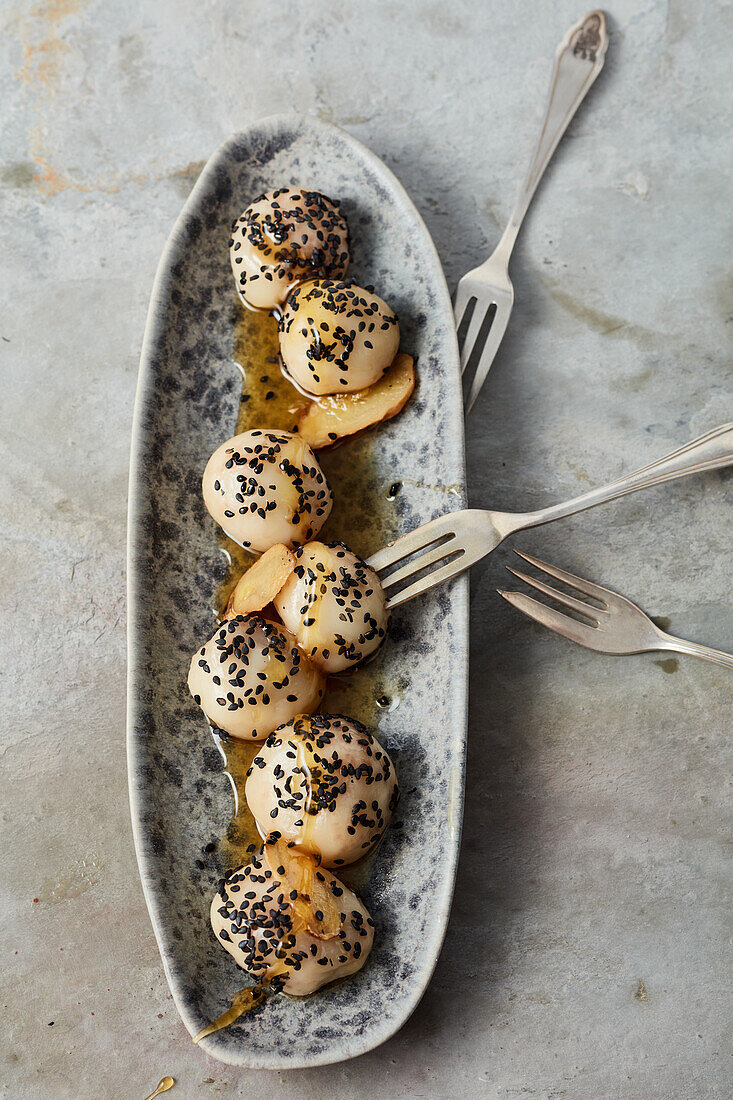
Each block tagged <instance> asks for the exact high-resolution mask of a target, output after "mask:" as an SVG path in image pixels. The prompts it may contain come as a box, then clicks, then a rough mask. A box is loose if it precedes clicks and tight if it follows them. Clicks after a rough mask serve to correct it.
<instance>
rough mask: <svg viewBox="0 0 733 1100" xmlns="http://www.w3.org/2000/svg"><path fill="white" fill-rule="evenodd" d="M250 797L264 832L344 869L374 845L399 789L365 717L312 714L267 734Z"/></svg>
mask: <svg viewBox="0 0 733 1100" xmlns="http://www.w3.org/2000/svg"><path fill="white" fill-rule="evenodd" d="M245 797H246V799H247V805H248V806H249V808H250V810H251V811H252V814H253V816H254V819H255V821H256V822H257V824H258V826H259V828H260V832H261V833H262V834H263V836H266V835H267V833H268V832H269V831H270V830H271V829H277V831H278V832H279V833H280V835H281V837H282V838H283V840H286V841H292V842H293V843H294V844H295V846H296V847H297V848H298V849H299V850H300V851H305V852H311V853H312V854H313V855H316V856H320V858H321V862H322V863H323V865H324V866H326V867H340V866H342V865H343V864H346V863H353V862H354V861H355V860H357V859H360V858H361V857H362V856H364V855H366V853H367V852H368V851H369V850H370V849H371V848H373V847H374V845H375V844H376V843H377V841H378V840H379V838H380V837H381V836H382V833H383V832H384V830H385V829H386V827H387V824H388V822H389V819H390V817H391V814H392V810H393V809H394V807H395V806H396V805H397V799H398V797H399V794H398V787H397V776H396V775H395V770H394V765H393V763H392V761H391V760H390V758H389V756H388V754H387V753H386V752H385V751H384V749H383V748H382V746H381V745H380V744H379V742H378V741H377V740H375V738H374V737H372V736H371V734H370V733H368V732H367V730H366V729H365V728H364V726H362V725H361V723H359V722H355V721H354V720H353V719H351V718H344V717H343V716H341V715H339V714H315V715H312V716H310V717H308V716H306V715H301V716H300V717H298V718H295V719H293V721H291V722H288V723H286V724H285V725H284V726H280V728H279V729H276V730H275V732H274V733H271V734H270V736H269V737H268V738H267V741H265V744H264V745H263V746H262V748H261V749H260V750H259V751H258V753H257V756H255V758H254V760H253V761H252V765H251V767H250V769H249V772H248V775H247V783H246V786H245Z"/></svg>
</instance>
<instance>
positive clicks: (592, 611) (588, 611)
mask: <svg viewBox="0 0 733 1100" xmlns="http://www.w3.org/2000/svg"><path fill="white" fill-rule="evenodd" d="M507 569H508V570H509V572H510V573H512V574H513V575H514V576H515V577H518V578H519V580H520V581H524V583H525V584H528V585H529V586H530V588H535V589H537V591H538V592H542V593H543V594H544V595H545V596H549V597H550V599H551V600H556V601H557V602H558V603H561V604H562V605H563V607H568V608H570V610H571V611H577V612H578V614H579V615H584V616H585V617H586V619H590V620H591V622H592V623H594V624H595V625H596V626H597V625H598V619H597V616H598V615H605V614H606V612H605V611H601V609H600V608H598V607H591V606H590V604H587V603H583V601H582V600H576V599H575V597H574V596H569V595H568V594H567V593H566V592H560V591H558V589H556V588H551V587H550V585H549V584H545V583H544V581H541V580H537V579H535V578H534V577H529V576H528V575H527V574H526V573H520V572H519V570H518V569H512V568H511V567H510V566H507Z"/></svg>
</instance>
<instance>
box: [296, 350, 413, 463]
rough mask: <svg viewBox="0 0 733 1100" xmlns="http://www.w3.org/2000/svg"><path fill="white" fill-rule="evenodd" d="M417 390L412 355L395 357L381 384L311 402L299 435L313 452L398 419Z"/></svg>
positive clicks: (302, 420) (302, 414) (302, 417)
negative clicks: (394, 417) (384, 421)
mask: <svg viewBox="0 0 733 1100" xmlns="http://www.w3.org/2000/svg"><path fill="white" fill-rule="evenodd" d="M414 388H415V364H414V360H413V358H412V356H411V355H405V354H404V353H400V354H399V355H397V356H396V357H395V360H394V362H393V363H392V365H391V367H389V368H388V369H387V370H386V371H385V373H384V374H383V375H382V377H381V378H380V379H379V381H378V382H375V383H374V384H373V385H371V386H367V388H366V389H365V390H357V391H356V392H354V393H340V394H329V395H328V396H327V397H319V398H318V399H317V400H314V401H311V402H309V404H308V405H307V406H306V408H305V409H304V410H303V412H302V413H301V414H300V421H299V423H298V434H299V436H300V438H301V439H303V440H304V441H305V442H306V443H308V444H309V445H310V446H311V447H312V448H313V450H314V451H318V450H321V449H322V448H323V447H328V446H330V444H332V443H335V442H336V440H337V439H341V438H343V437H344V436H347V435H353V434H354V432H360V431H362V430H363V429H364V428H370V427H372V425H374V424H380V423H381V422H382V421H383V420H389V419H390V418H391V417H393V416H396V415H397V413H398V412H400V410H401V409H403V408H404V406H405V405H406V403H407V401H408V399H409V397H410V395H411V393H412V391H413V390H414Z"/></svg>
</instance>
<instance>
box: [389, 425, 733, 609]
mask: <svg viewBox="0 0 733 1100" xmlns="http://www.w3.org/2000/svg"><path fill="white" fill-rule="evenodd" d="M732 463H733V423H731V424H723V425H721V427H719V428H713V430H712V431H709V432H706V433H705V435H702V436H700V438H699V439H694V440H693V441H692V442H691V443H687V444H686V445H685V446H684V447H679V448H678V449H677V450H676V451H672V453H671V454H668V455H665V456H664V458H660V459H658V460H657V461H656V462H652V463H650V465H648V466H644V467H643V468H642V469H641V470H635V471H634V472H633V473H630V474H626V475H625V477H622V478H619V479H618V480H617V481H612V482H611V483H610V485H603V486H601V487H600V488H598V489H591V490H590V492H588V493H583V495H582V496H579V497H574V498H573V499H572V500H568V501H565V502H564V503H562V504H551V505H550V506H549V507H548V508H541V509H540V510H539V511H537V512H489V511H483V510H482V509H478V508H467V509H464V510H463V511H460V512H448V513H447V514H446V515H444V516H438V518H437V519H433V520H430V522H429V523H424V524H423V525H422V527H418V528H416V530H414V531H410V532H408V534H406V535H403V536H402V537H401V538H399V539H396V540H395V541H394V542H391V543H390V544H389V545H388V546H385V547H384V548H383V549H382V550H378V551H377V553H376V554H373V555H372V557H371V558H369V565H371V566H372V568H373V569H376V570H377V572H378V573H379V574H380V580H381V582H382V586H383V588H384V590H385V593H386V595H387V606H388V607H398V606H399V605H400V604H402V603H405V602H406V601H407V600H411V599H414V597H415V596H420V595H422V593H423V592H427V591H428V590H429V589H431V588H434V587H435V586H436V585H438V584H443V583H444V581H448V580H450V579H451V577H455V576H457V575H458V574H459V573H463V572H464V571H465V570H466V569H470V567H471V566H472V565H473V564H474V563H475V562H477V561H479V560H480V559H481V558H483V557H486V555H487V554H490V553H491V551H492V550H495V549H496V547H497V546H498V545H499V544H500V543H501V542H503V541H504V539H505V538H506V537H507V535H511V534H513V533H514V532H515V531H523V530H524V529H525V528H527V527H539V525H540V524H542V523H550V522H551V521H552V520H555V519H563V518H564V517H565V516H572V515H575V513H576V512H583V511H585V509H586V508H593V507H594V506H595V505H596V504H604V503H605V502H606V501H609V500H616V499H617V498H618V497H623V496H626V495H627V493H635V492H636V491H637V490H638V489H648V488H650V487H651V486H652V485H661V484H662V483H663V482H665V481H673V480H674V479H675V478H678V477H687V476H688V475H689V474H697V473H702V472H703V471H704V470H717V469H719V468H720V467H722V466H730V465H731V464H732ZM413 555H417V556H416V557H413ZM407 558H412V560H411V561H407V562H406V564H404V565H400V563H401V562H403V561H405V559H407ZM395 567H396V568H395ZM391 569H394V571H393V572H390V570H391ZM426 570H430V571H429V572H425V571H426ZM423 573H424V574H425V575H421V574H423Z"/></svg>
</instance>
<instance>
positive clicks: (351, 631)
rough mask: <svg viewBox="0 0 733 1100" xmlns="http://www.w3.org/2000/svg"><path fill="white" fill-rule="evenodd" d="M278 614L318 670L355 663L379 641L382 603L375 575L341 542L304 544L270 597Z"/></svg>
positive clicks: (384, 612)
mask: <svg viewBox="0 0 733 1100" xmlns="http://www.w3.org/2000/svg"><path fill="white" fill-rule="evenodd" d="M274 602H275V607H276V608H277V610H278V614H279V615H280V618H281V619H282V621H283V622H284V623H285V626H286V627H287V628H288V630H289V631H291V633H293V634H294V635H295V637H296V638H297V639H298V645H299V646H300V647H301V648H302V650H303V652H304V653H305V654H306V655H307V656H308V657H309V658H310V659H311V660H312V661H313V662H314V664H316V665H318V667H319V668H321V669H323V670H324V672H329V673H332V672H341V671H342V670H343V669H345V668H348V667H349V666H350V665H355V664H358V662H359V661H362V660H363V659H364V658H365V657H367V656H368V655H369V654H370V653H373V652H374V650H375V649H376V648H377V647H378V646H379V645H380V644H381V642H382V640H383V638H384V636H385V633H386V631H387V621H388V614H387V607H386V601H385V598H384V592H383V590H382V586H381V584H380V583H379V577H378V576H377V574H376V573H375V572H374V570H373V569H371V568H370V567H369V566H368V565H367V564H366V562H364V561H362V560H361V558H359V557H357V555H356V554H354V553H353V552H352V551H351V550H349V549H348V548H347V547H346V546H344V544H343V543H342V542H334V543H331V544H330V545H329V546H326V545H325V544H324V543H322V542H309V543H307V544H306V545H305V546H301V547H299V548H298V550H297V551H296V553H295V567H294V569H293V571H292V573H291V574H290V577H289V579H288V580H287V582H286V583H285V586H284V587H283V588H281V590H280V592H279V593H278V595H277V596H276V598H275V601H274Z"/></svg>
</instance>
